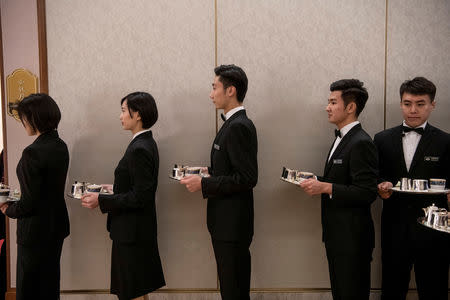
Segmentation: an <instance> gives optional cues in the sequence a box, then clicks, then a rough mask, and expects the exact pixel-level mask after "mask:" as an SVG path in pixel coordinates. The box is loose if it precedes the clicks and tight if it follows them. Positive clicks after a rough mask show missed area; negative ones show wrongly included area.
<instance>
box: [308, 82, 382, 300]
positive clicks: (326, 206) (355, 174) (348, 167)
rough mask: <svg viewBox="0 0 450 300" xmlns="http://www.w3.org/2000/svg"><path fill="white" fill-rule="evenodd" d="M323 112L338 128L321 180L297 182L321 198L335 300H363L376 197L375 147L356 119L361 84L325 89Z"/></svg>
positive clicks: (340, 84)
mask: <svg viewBox="0 0 450 300" xmlns="http://www.w3.org/2000/svg"><path fill="white" fill-rule="evenodd" d="M330 91H331V93H330V96H329V98H328V105H327V107H326V111H327V113H328V121H329V122H330V123H333V124H335V125H336V126H337V128H338V130H336V132H335V133H336V139H335V141H334V143H333V145H332V147H331V149H330V152H329V154H328V156H327V159H326V162H325V170H324V175H323V177H321V178H318V179H317V180H316V179H307V180H305V181H303V182H302V183H300V186H301V187H302V188H303V189H304V191H305V192H306V193H308V194H310V195H318V194H321V195H322V230H323V236H322V239H323V242H324V243H325V249H326V254H327V259H328V267H329V272H330V282H331V290H332V293H333V299H334V300H364V299H369V293H370V263H371V260H372V251H373V247H374V227H373V222H372V216H371V212H370V205H371V204H372V202H373V201H374V200H375V199H376V196H377V175H378V170H377V166H378V160H377V153H376V148H375V145H374V144H373V142H372V139H371V138H370V136H369V135H368V134H367V133H366V132H365V131H364V130H363V129H362V127H361V124H360V123H359V121H358V116H359V114H360V113H361V112H362V110H363V109H364V106H365V104H366V102H367V99H368V97H369V95H368V93H367V90H366V88H365V87H363V83H362V82H361V81H359V80H357V79H343V80H339V81H336V82H334V83H332V84H331V86H330Z"/></svg>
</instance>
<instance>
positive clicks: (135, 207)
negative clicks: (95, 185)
mask: <svg viewBox="0 0 450 300" xmlns="http://www.w3.org/2000/svg"><path fill="white" fill-rule="evenodd" d="M158 169H159V155H158V147H157V146H156V142H155V140H154V139H153V136H152V132H151V131H148V132H144V133H142V134H140V135H138V136H137V137H136V138H134V139H133V140H132V141H131V143H130V144H129V145H128V148H127V150H126V151H125V155H124V156H123V158H122V159H121V160H120V162H119V164H118V165H117V168H116V170H115V171H114V188H113V189H114V195H102V194H100V195H99V198H98V200H99V206H100V209H101V211H102V212H103V213H108V220H107V229H108V231H109V232H110V237H111V239H112V240H114V241H118V242H141V241H156V239H157V223H156V207H155V193H156V188H157V186H158Z"/></svg>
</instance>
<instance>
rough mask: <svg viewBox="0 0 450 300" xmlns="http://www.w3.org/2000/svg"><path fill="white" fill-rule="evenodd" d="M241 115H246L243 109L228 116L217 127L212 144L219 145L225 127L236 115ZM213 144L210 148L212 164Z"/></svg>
mask: <svg viewBox="0 0 450 300" xmlns="http://www.w3.org/2000/svg"><path fill="white" fill-rule="evenodd" d="M241 115H244V116H246V115H247V114H246V113H245V109H243V110H239V111H237V112H235V113H234V114H233V115H232V116H231V117H230V118H228V119H227V120H226V121H225V122H224V123H223V125H222V127H220V129H219V132H217V135H216V138H215V139H214V144H216V145H219V141H220V138H221V137H222V135H223V133H224V132H225V131H226V129H227V127H228V126H229V125H230V123H231V121H232V120H234V119H236V118H237V117H238V116H241ZM214 144H213V146H212V148H211V164H212V158H213V153H214V151H215V148H214Z"/></svg>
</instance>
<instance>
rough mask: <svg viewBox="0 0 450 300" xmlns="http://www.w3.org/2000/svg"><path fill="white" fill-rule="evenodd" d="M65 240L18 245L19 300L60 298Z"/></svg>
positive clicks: (17, 297) (17, 294) (17, 290)
mask: <svg viewBox="0 0 450 300" xmlns="http://www.w3.org/2000/svg"><path fill="white" fill-rule="evenodd" d="M63 242H64V240H59V241H51V242H48V243H43V244H39V245H31V246H28V245H27V246H25V245H20V244H18V245H17V289H16V299H17V300H36V299H46V300H47V299H48V300H58V299H59V289H60V286H59V280H60V263H59V262H60V259H61V251H62V245H63Z"/></svg>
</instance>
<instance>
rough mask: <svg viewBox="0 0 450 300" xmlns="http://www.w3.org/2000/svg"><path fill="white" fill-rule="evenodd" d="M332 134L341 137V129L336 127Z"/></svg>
mask: <svg viewBox="0 0 450 300" xmlns="http://www.w3.org/2000/svg"><path fill="white" fill-rule="evenodd" d="M334 135H335V136H336V137H340V138H341V137H342V135H341V131H340V130H337V129H335V130H334Z"/></svg>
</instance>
